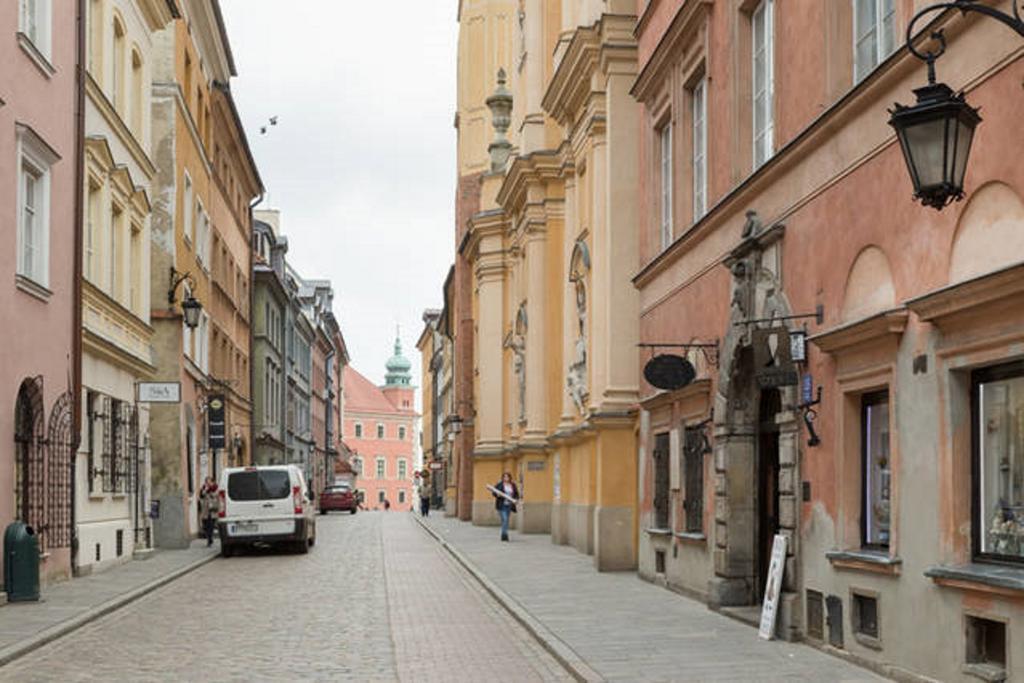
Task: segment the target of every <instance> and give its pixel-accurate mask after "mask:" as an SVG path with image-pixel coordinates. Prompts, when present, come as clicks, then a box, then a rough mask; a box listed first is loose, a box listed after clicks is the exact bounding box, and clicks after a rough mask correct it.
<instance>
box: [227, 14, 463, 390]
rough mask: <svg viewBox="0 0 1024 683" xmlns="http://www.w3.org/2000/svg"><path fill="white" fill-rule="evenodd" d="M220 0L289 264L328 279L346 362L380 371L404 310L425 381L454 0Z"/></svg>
mask: <svg viewBox="0 0 1024 683" xmlns="http://www.w3.org/2000/svg"><path fill="white" fill-rule="evenodd" d="M221 7H222V9H223V13H224V20H225V23H226V24H227V30H228V37H229V39H230V41H231V48H232V51H233V53H234V57H235V64H236V66H237V68H238V77H237V78H235V79H234V80H233V81H232V86H231V89H232V92H233V93H234V95H235V100H236V102H237V104H238V108H239V111H240V113H241V116H242V122H243V123H244V125H245V128H246V132H247V134H248V136H249V143H250V145H251V147H252V150H253V155H254V156H255V157H256V163H257V164H258V166H259V171H260V174H261V175H262V177H263V183H264V185H265V186H266V187H267V190H268V193H267V198H266V200H265V201H264V202H263V204H262V205H261V206H260V207H259V208H273V209H279V210H280V211H281V231H282V233H283V234H285V235H287V237H288V241H289V245H288V260H289V261H290V262H291V264H292V265H293V266H294V267H295V268H296V269H297V270H298V271H299V273H300V274H301V275H302V276H303V277H305V278H327V279H330V280H331V282H332V283H333V285H334V295H335V298H334V310H335V314H336V315H337V316H338V317H339V319H340V321H341V325H342V331H343V333H344V335H345V341H346V343H347V344H348V349H349V354H350V355H351V357H352V365H353V367H355V368H356V369H357V370H359V371H360V372H361V373H363V374H364V375H366V376H367V377H369V378H370V379H371V380H373V381H374V382H378V383H380V382H383V379H384V363H385V362H386V361H387V359H388V357H389V356H390V355H391V352H392V347H393V344H394V338H395V325H396V324H400V325H401V337H402V345H403V350H404V351H405V354H406V356H407V357H408V358H409V360H411V361H412V362H413V373H414V374H413V380H414V382H415V383H416V384H417V385H419V384H420V374H419V373H420V362H419V352H418V351H416V348H415V343H416V339H417V338H418V337H419V333H420V331H421V330H422V327H423V322H422V314H423V309H424V308H440V306H441V303H442V299H441V286H442V284H443V283H444V278H445V276H446V275H447V272H448V267H449V266H450V264H451V262H452V259H453V255H454V237H453V223H454V197H455V173H456V172H455V132H454V129H453V127H452V122H453V120H454V113H455V57H456V41H457V36H458V25H457V23H456V17H455V13H456V7H457V2H456V0H392V1H391V2H386V3H384V2H355V1H354V0H221ZM271 116H277V117H278V124H277V126H274V127H270V128H268V130H267V133H266V134H265V135H261V134H260V126H262V125H264V124H265V123H266V121H267V120H268V119H269V118H270V117H271Z"/></svg>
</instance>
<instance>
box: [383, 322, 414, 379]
mask: <svg viewBox="0 0 1024 683" xmlns="http://www.w3.org/2000/svg"><path fill="white" fill-rule="evenodd" d="M385 368H386V369H387V373H386V374H385V375H384V382H385V386H387V387H408V386H411V385H412V372H411V370H412V363H410V362H409V359H408V358H406V357H405V356H403V355H402V338H401V337H400V336H399V332H398V328H397V327H396V329H395V354H394V355H393V356H391V358H389V359H388V362H387V365H386V366H385Z"/></svg>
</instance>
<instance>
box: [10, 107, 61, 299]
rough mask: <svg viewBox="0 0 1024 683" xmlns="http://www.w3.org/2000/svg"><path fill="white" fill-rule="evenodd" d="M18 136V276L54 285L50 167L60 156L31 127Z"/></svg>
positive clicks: (19, 130) (23, 127)
mask: <svg viewBox="0 0 1024 683" xmlns="http://www.w3.org/2000/svg"><path fill="white" fill-rule="evenodd" d="M17 135H18V160H19V161H18V189H17V192H18V195H17V196H18V199H17V201H18V242H17V248H18V254H17V273H18V275H19V276H21V277H24V278H27V279H28V280H31V281H32V282H35V283H36V284H38V285H42V286H43V287H48V286H49V284H50V166H51V165H53V164H54V163H55V162H56V161H57V160H58V159H59V158H60V157H59V155H58V154H57V153H56V152H55V151H53V149H52V148H50V146H49V145H47V144H46V142H44V141H43V139H42V138H40V137H39V136H38V135H36V133H35V131H33V130H32V129H31V128H29V127H28V126H23V125H21V124H18V125H17Z"/></svg>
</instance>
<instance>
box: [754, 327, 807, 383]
mask: <svg viewBox="0 0 1024 683" xmlns="http://www.w3.org/2000/svg"><path fill="white" fill-rule="evenodd" d="M790 341H791V340H790V336H789V330H787V329H786V328H785V327H781V326H779V327H769V328H766V329H762V330H754V331H753V334H752V342H753V346H754V364H755V365H754V367H756V368H757V372H756V377H757V384H758V386H760V387H761V388H762V389H771V388H774V387H789V386H795V385H797V384H799V382H800V377H799V374H798V373H797V371H796V365H794V363H793V355H792V353H793V349H792V345H791V343H790Z"/></svg>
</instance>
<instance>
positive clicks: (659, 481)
mask: <svg viewBox="0 0 1024 683" xmlns="http://www.w3.org/2000/svg"><path fill="white" fill-rule="evenodd" d="M668 487H669V438H668V432H662V433H661V434H657V435H655V437H654V526H655V527H656V528H658V529H667V528H668V523H669V519H668V502H669V495H668Z"/></svg>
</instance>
